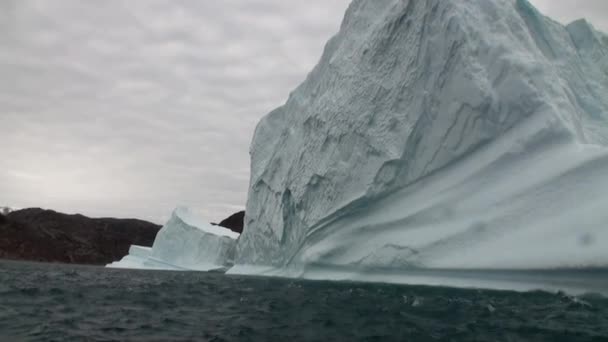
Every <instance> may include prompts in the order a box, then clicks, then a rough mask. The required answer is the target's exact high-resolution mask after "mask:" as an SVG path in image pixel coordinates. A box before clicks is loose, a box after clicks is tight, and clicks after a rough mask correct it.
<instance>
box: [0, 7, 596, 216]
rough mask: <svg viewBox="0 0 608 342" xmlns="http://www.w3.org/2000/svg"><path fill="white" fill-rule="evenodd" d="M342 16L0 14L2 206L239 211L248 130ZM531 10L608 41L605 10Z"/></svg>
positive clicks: (79, 10) (124, 10) (314, 56)
mask: <svg viewBox="0 0 608 342" xmlns="http://www.w3.org/2000/svg"><path fill="white" fill-rule="evenodd" d="M348 2H349V1H348V0H332V1H327V0H307V1H304V0H223V1H192V0H190V1H187V0H105V1H92V0H91V1H81V0H57V1H47V0H5V1H2V2H0V44H1V46H2V49H0V75H2V82H0V145H1V149H2V153H3V158H1V160H0V205H1V204H7V205H13V206H16V207H28V206H42V207H48V208H54V209H57V210H62V211H67V212H82V213H84V214H88V215H93V216H127V217H140V218H144V219H149V220H153V221H158V222H160V221H162V220H163V219H164V218H166V217H167V215H168V214H169V213H170V210H171V209H172V208H173V207H174V206H175V205H178V204H184V205H189V206H191V207H193V208H194V209H195V210H197V211H199V213H200V214H201V215H202V216H204V217H205V218H207V219H209V220H220V219H222V218H224V217H226V216H228V215H229V214H231V213H233V212H234V211H236V210H239V209H242V208H244V205H245V201H246V196H247V188H248V182H249V156H248V148H249V142H250V140H251V136H252V134H253V129H254V127H255V124H256V123H257V121H258V120H259V119H260V118H261V117H262V116H263V115H264V114H266V113H267V112H269V111H270V110H271V109H273V108H275V107H277V106H279V105H280V104H282V103H283V102H284V101H285V99H286V98H287V96H288V94H289V92H290V91H291V90H292V89H293V88H295V87H296V86H297V85H298V83H300V82H301V80H302V79H303V78H304V77H305V76H306V74H307V72H308V71H309V70H310V69H311V68H312V67H313V66H314V64H315V63H316V62H317V60H318V58H319V56H320V55H321V52H322V48H323V45H324V44H325V42H326V41H327V39H328V38H329V37H330V36H331V35H332V34H334V33H335V32H336V31H337V30H338V27H339V24H340V21H341V19H342V16H343V12H344V10H345V8H346V7H347V5H348ZM535 3H536V4H537V5H538V6H539V8H540V9H541V10H543V11H544V12H545V13H548V14H551V15H553V16H555V17H556V18H557V19H559V20H562V21H567V20H570V19H575V18H576V17H581V16H587V17H589V18H591V19H592V21H594V23H595V24H596V26H598V27H600V28H602V29H603V30H605V31H608V19H606V18H607V17H608V2H606V1H605V0H598V1H594V0H587V1H574V0H561V1H549V0H536V1H535ZM557 3H559V4H557Z"/></svg>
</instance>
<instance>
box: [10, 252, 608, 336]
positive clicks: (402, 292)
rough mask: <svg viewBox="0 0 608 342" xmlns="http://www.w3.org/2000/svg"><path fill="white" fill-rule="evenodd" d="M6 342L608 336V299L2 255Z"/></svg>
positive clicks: (590, 295) (562, 294)
mask: <svg viewBox="0 0 608 342" xmlns="http://www.w3.org/2000/svg"><path fill="white" fill-rule="evenodd" d="M0 341H290V342H293V341H552V342H553V341H608V299H607V298H606V297H602V296H600V295H592V294H589V295H584V296H579V297H571V296H568V295H566V294H564V293H559V292H553V293H550V292H542V291H534V292H523V293H521V292H509V291H490V290H470V289H453V288H446V287H425V286H401V285H383V284H363V283H331V282H312V281H294V280H284V279H269V278H252V277H235V276H226V275H222V274H214V273H175V272H148V271H124V270H110V269H104V268H99V267H87V266H71V265H50V264H32V263H18V262H0Z"/></svg>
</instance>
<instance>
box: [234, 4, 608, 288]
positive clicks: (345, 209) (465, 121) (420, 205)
mask: <svg viewBox="0 0 608 342" xmlns="http://www.w3.org/2000/svg"><path fill="white" fill-rule="evenodd" d="M606 41H607V40H606V38H605V35H604V34H601V33H599V32H597V31H595V30H594V29H593V28H592V27H591V25H589V24H588V23H586V22H582V23H574V24H572V25H570V26H568V27H564V26H562V25H560V24H558V23H556V22H554V21H552V20H551V19H549V18H547V17H545V16H543V15H542V14H540V13H539V12H538V11H537V10H536V9H535V8H534V7H533V6H532V5H531V4H530V3H529V2H528V1H525V0H463V1H443V0H420V1H413V0H411V1H402V0H373V1H372V0H355V1H354V2H353V3H352V4H351V6H350V7H349V9H348V11H347V13H346V16H345V19H344V22H343V24H342V27H341V29H340V32H339V33H338V34H337V35H336V36H335V37H334V38H332V39H331V40H330V41H329V43H328V44H327V46H326V48H325V52H324V54H323V56H322V58H321V61H320V62H319V64H318V65H317V66H316V67H315V69H314V70H313V71H312V72H311V73H310V75H309V76H308V78H307V79H306V81H305V82H304V83H303V84H302V85H301V86H299V87H298V88H297V89H296V90H295V91H294V92H293V93H292V94H291V95H290V97H289V99H288V101H287V102H286V104H285V105H284V106H282V107H280V108H278V109H276V110H275V111H273V112H272V113H270V114H269V115H268V116H267V117H265V118H264V119H263V120H262V121H261V122H260V123H259V125H258V127H257V129H256V133H255V136H254V140H253V143H252V147H251V155H252V161H251V162H252V169H251V187H250V190H249V198H248V203H247V211H246V212H247V214H246V219H245V221H246V222H245V223H246V227H245V230H244V233H243V235H242V236H241V238H240V240H239V242H238V245H237V264H239V265H240V266H238V267H237V268H236V269H235V270H233V272H238V269H254V270H255V269H257V270H262V269H263V270H265V271H264V272H269V271H268V269H269V268H270V269H272V270H274V271H271V273H273V274H283V275H290V276H304V277H305V276H307V275H309V274H310V272H311V269H315V270H317V271H318V270H319V269H320V268H325V269H334V270H335V269H341V270H349V272H350V273H351V274H364V273H366V272H368V271H369V270H373V269H385V270H386V269H389V270H396V271H400V270H404V269H408V268H412V267H415V268H554V267H581V266H582V267H584V266H606V265H608V248H605V247H606V246H607V244H608V229H606V227H605V223H606V222H608V214H606V213H608V177H607V176H606V175H608V152H607V148H606V146H607V145H608V124H607V122H608V100H607V99H608V97H607V96H606V94H608V53H606ZM246 265H250V266H246ZM321 273H322V272H321ZM316 274H319V273H318V272H317V273H316Z"/></svg>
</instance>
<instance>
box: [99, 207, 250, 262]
mask: <svg viewBox="0 0 608 342" xmlns="http://www.w3.org/2000/svg"><path fill="white" fill-rule="evenodd" d="M238 237H239V234H238V233H235V232H233V231H231V230H229V229H226V228H223V227H218V226H212V225H211V224H208V223H206V222H203V221H201V220H200V219H198V218H197V217H196V216H194V215H193V214H192V213H191V212H190V210H188V209H187V208H177V209H175V211H174V212H173V215H172V216H171V219H169V221H168V222H167V223H166V224H165V226H164V227H163V228H162V229H161V230H160V231H159V232H158V234H157V236H156V239H155V240H154V245H153V246H152V248H149V247H141V246H131V248H130V249H129V255H127V256H125V257H124V258H123V259H122V260H121V261H118V262H115V263H112V264H110V265H108V267H114V268H135V269H164V270H194V271H210V270H217V269H225V268H227V267H229V266H230V265H232V263H233V259H234V252H235V247H236V239H237V238H238Z"/></svg>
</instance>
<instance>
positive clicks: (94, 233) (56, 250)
mask: <svg viewBox="0 0 608 342" xmlns="http://www.w3.org/2000/svg"><path fill="white" fill-rule="evenodd" d="M0 220H1V219H0ZM160 228H161V227H160V226H159V225H156V224H153V223H150V222H146V221H141V220H134V219H115V218H95V219H93V218H88V217H85V216H83V215H67V214H62V213H58V212H55V211H51V210H43V209H24V210H18V211H14V212H11V213H10V214H8V215H7V216H6V217H5V221H4V222H1V221H0V258H5V259H16V260H31V261H44V262H64V263H79V264H95V265H104V264H107V263H110V262H112V261H116V260H119V259H120V258H122V257H123V256H125V255H127V254H128V250H129V246H130V245H132V244H136V245H141V246H152V244H153V243H154V238H155V237H156V233H157V232H158V231H159V229H160Z"/></svg>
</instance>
